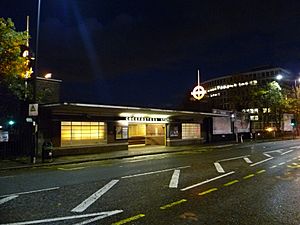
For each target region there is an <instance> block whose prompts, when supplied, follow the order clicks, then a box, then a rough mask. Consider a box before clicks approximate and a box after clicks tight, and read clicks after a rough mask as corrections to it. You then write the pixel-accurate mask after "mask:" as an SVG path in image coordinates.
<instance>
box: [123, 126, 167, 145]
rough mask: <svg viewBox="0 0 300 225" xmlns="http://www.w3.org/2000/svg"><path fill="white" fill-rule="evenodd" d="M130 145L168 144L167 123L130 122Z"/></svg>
mask: <svg viewBox="0 0 300 225" xmlns="http://www.w3.org/2000/svg"><path fill="white" fill-rule="evenodd" d="M128 144H129V147H134V146H146V145H147V146H149V145H163V146H165V145H166V131H165V124H153V123H129V124H128Z"/></svg>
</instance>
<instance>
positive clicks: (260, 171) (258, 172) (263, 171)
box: [256, 170, 266, 174]
mask: <svg viewBox="0 0 300 225" xmlns="http://www.w3.org/2000/svg"><path fill="white" fill-rule="evenodd" d="M265 172H266V170H259V171H257V172H256V173H257V174H261V173H265Z"/></svg>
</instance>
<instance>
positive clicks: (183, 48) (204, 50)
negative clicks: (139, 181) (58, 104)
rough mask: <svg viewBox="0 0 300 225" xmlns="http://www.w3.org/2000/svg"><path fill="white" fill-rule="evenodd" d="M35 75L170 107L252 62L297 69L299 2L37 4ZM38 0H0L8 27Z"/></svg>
mask: <svg viewBox="0 0 300 225" xmlns="http://www.w3.org/2000/svg"><path fill="white" fill-rule="evenodd" d="M41 3H42V6H41V20H40V21H41V23H40V41H39V52H38V67H39V70H38V72H39V74H44V73H46V72H52V73H53V78H57V79H62V80H63V89H62V92H63V93H62V97H63V100H64V101H69V102H90V103H99V104H118V105H136V106H151V107H164V108H173V107H176V106H177V105H179V104H180V103H181V102H182V100H183V98H184V96H185V95H186V93H188V92H190V91H191V90H192V89H193V87H194V86H195V85H196V83H197V69H198V68H200V70H201V80H202V81H204V80H208V79H210V78H214V77H218V76H222V75H226V74H229V73H233V72H238V71H244V70H247V69H250V68H252V67H257V66H262V65H275V66H281V67H284V68H286V69H289V70H291V71H292V72H294V73H298V72H300V63H299V59H300V1H299V0H296V1H293V0H288V1H286V0H285V1H276V0H272V1H264V0H259V1H257V0H251V1H247V0H243V1H238V0H236V1H232V0H226V1H224V0H223V1H213V0H208V1H206V0H201V1H200V0H182V1H177V0H172V1H170V0H159V1H155V0H149V1H146V0H118V1H117V0H105V1H104V0H41ZM37 4H38V0H26V1H25V0H1V1H0V16H1V17H4V18H7V17H10V18H12V20H13V21H14V22H15V26H16V28H17V30H19V31H22V30H25V29H26V15H29V16H30V17H31V23H30V24H31V28H30V29H31V31H30V34H31V36H32V39H31V46H32V49H33V50H34V49H35V37H36V20H37Z"/></svg>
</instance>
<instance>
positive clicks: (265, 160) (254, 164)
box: [250, 157, 273, 166]
mask: <svg viewBox="0 0 300 225" xmlns="http://www.w3.org/2000/svg"><path fill="white" fill-rule="evenodd" d="M271 159H273V157H271V158H267V159H264V160H262V161H259V162H256V163H253V164H251V165H250V166H256V165H258V164H261V163H264V162H267V161H269V160H271Z"/></svg>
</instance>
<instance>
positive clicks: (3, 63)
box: [0, 18, 31, 100]
mask: <svg viewBox="0 0 300 225" xmlns="http://www.w3.org/2000/svg"><path fill="white" fill-rule="evenodd" d="M27 38H28V37H27V33H26V32H18V31H16V29H15V26H14V23H13V22H12V20H11V19H10V18H8V19H7V20H6V19H4V18H0V59H1V60H0V84H1V85H2V86H3V88H7V89H8V90H9V91H10V92H11V93H12V94H13V95H14V96H16V97H17V98H18V99H19V100H25V96H30V95H28V92H29V90H30V89H31V88H30V86H28V87H25V80H24V76H25V74H26V73H27V74H28V69H29V68H28V63H29V61H28V60H29V59H28V56H29V55H25V57H23V56H22V51H21V47H22V46H25V45H26V41H27ZM25 93H26V94H25Z"/></svg>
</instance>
